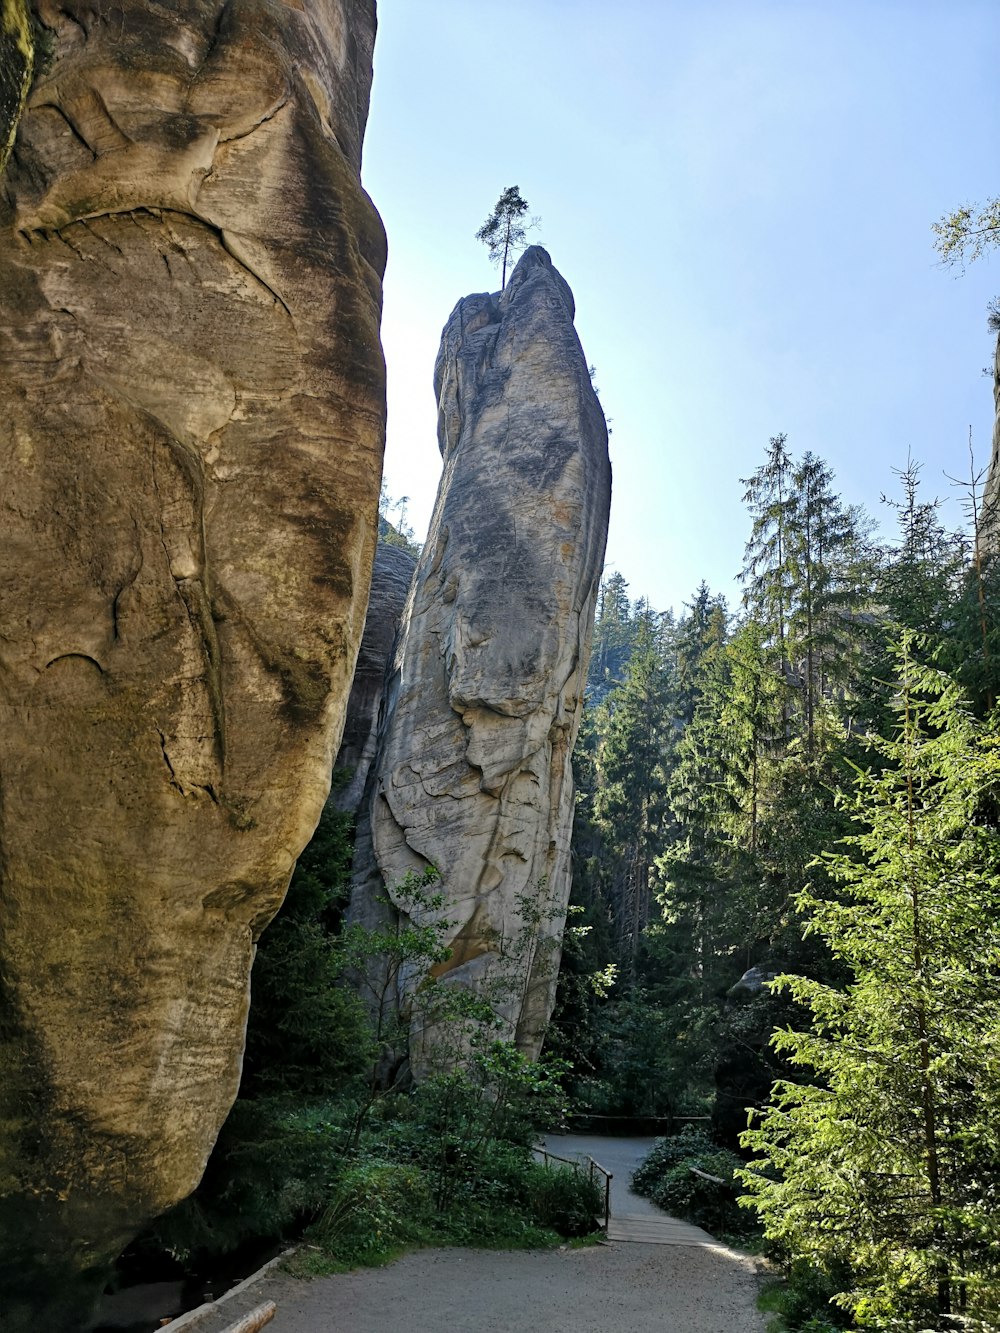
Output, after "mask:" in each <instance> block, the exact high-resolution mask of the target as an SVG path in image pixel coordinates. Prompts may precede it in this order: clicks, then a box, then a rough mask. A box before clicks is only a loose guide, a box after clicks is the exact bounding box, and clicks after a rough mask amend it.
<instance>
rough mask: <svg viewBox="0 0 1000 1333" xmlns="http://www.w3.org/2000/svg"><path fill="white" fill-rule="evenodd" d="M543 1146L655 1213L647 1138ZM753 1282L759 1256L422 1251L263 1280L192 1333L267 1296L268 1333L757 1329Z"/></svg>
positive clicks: (662, 1249)
mask: <svg viewBox="0 0 1000 1333" xmlns="http://www.w3.org/2000/svg"><path fill="white" fill-rule="evenodd" d="M560 1144H561V1145H562V1147H560ZM550 1147H551V1150H552V1151H553V1152H559V1153H560V1155H564V1156H567V1157H571V1156H573V1155H574V1152H576V1151H585V1152H591V1153H592V1154H593V1156H595V1157H596V1158H597V1160H598V1161H600V1162H601V1163H602V1165H604V1166H607V1167H608V1169H609V1170H613V1171H614V1172H615V1180H616V1182H617V1184H618V1188H617V1189H615V1190H614V1193H613V1199H612V1211H613V1212H614V1210H615V1208H616V1207H618V1208H619V1209H622V1208H626V1209H632V1208H634V1207H635V1206H636V1205H637V1204H641V1206H642V1207H643V1208H644V1209H646V1208H648V1209H649V1210H650V1211H651V1213H654V1214H656V1213H659V1210H658V1209H656V1208H655V1207H654V1206H653V1205H652V1204H649V1203H648V1202H647V1201H646V1200H637V1198H636V1196H635V1195H631V1194H630V1193H629V1192H628V1188H627V1184H628V1173H629V1171H630V1170H631V1169H632V1167H633V1166H634V1164H635V1162H636V1161H637V1160H638V1159H639V1158H640V1157H641V1156H642V1155H643V1153H644V1152H645V1151H646V1150H647V1149H648V1141H643V1142H640V1141H638V1140H621V1139H600V1140H599V1139H596V1138H595V1139H588V1140H587V1141H586V1142H584V1141H583V1140H574V1141H572V1142H571V1141H570V1140H569V1139H562V1140H560V1139H558V1138H554V1139H552V1140H551V1141H550ZM563 1149H571V1151H563ZM660 1215H661V1216H662V1214H660ZM759 1282H760V1279H759V1271H758V1264H757V1262H756V1261H755V1260H753V1259H751V1258H749V1257H748V1256H746V1255H742V1254H737V1253H735V1252H734V1251H732V1250H727V1249H725V1248H724V1247H721V1246H717V1247H716V1246H708V1245H684V1244H676V1243H674V1244H665V1245H661V1244H633V1243H628V1242H612V1243H607V1244H601V1245H597V1246H593V1247H591V1248H587V1249H579V1250H570V1249H561V1250H554V1251H553V1250H549V1251H529V1252H527V1253H524V1252H521V1251H514V1252H497V1251H494V1250H458V1249H448V1250H421V1251H418V1252H417V1253H415V1254H409V1255H407V1256H406V1257H405V1258H403V1259H400V1260H399V1261H398V1262H397V1263H394V1264H390V1265H389V1266H388V1267H387V1268H380V1269H360V1270H358V1271H356V1272H353V1273H345V1274H342V1275H340V1276H337V1277H330V1278H318V1279H316V1280H315V1281H312V1282H303V1281H298V1280H296V1279H294V1278H290V1277H288V1276H286V1275H284V1274H279V1273H270V1274H267V1275H266V1276H265V1277H264V1278H262V1279H261V1280H260V1281H259V1282H256V1283H254V1284H253V1285H252V1286H251V1287H250V1288H248V1289H247V1290H246V1291H244V1292H241V1293H240V1294H239V1296H238V1297H234V1298H233V1299H232V1300H231V1301H227V1302H226V1303H225V1304H224V1305H223V1306H222V1307H220V1309H219V1311H218V1312H216V1313H214V1314H213V1315H212V1316H211V1317H210V1318H209V1319H207V1320H206V1321H204V1322H202V1321H199V1322H198V1323H197V1325H195V1326H194V1328H193V1329H192V1333H222V1330H224V1329H225V1328H227V1327H228V1326H229V1325H230V1324H231V1323H234V1322H235V1321H236V1320H237V1319H238V1318H239V1317H240V1316H241V1315H242V1314H244V1313H246V1312H247V1311H248V1310H251V1309H253V1308H254V1307H255V1306H257V1305H259V1304H261V1302H263V1301H265V1300H273V1301H276V1302H277V1305H278V1313H277V1315H276V1317H275V1319H274V1320H273V1322H272V1323H271V1324H269V1325H268V1330H269V1331H270V1330H271V1329H273V1330H274V1333H397V1331H398V1333H441V1330H442V1329H447V1330H449V1333H525V1330H530V1331H531V1333H764V1330H765V1328H766V1318H765V1316H764V1315H762V1314H760V1313H759V1312H758V1311H757V1308H756V1296H757V1291H758V1287H759Z"/></svg>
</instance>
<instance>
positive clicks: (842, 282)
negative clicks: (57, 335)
mask: <svg viewBox="0 0 1000 1333" xmlns="http://www.w3.org/2000/svg"><path fill="white" fill-rule="evenodd" d="M998 37H1000V6H997V4H996V0H951V3H944V0H941V2H940V3H938V2H937V0H934V2H933V3H932V2H931V0H853V2H852V0H824V2H823V3H820V2H819V0H813V2H811V0H729V2H726V0H719V2H717V3H716V2H714V0H700V2H699V0H659V2H657V0H645V2H642V0H618V3H617V4H616V5H615V6H614V7H612V6H610V5H609V4H607V0H602V2H601V3H598V0H506V3H505V4H503V5H500V6H498V5H495V4H488V3H485V2H484V0H420V2H419V3H417V2H416V0H380V3H379V34H378V39H377V42H376V48H375V81H374V87H373V94H372V110H371V116H370V119H369V127H368V134H367V138H366V145H365V158H364V169H363V180H364V184H365V186H366V188H367V189H368V191H369V193H370V194H371V195H372V198H373V200H374V202H375V205H376V207H377V208H378V209H379V211H380V213H381V215H382V218H383V220H384V222H385V225H386V229H387V232H388V236H389V265H388V270H387V273H386V281H385V316H384V322H383V342H384V346H385V351H386V361H387V369H388V382H389V421H388V443H387V453H386V478H387V482H388V486H389V490H390V492H391V493H392V494H393V495H394V496H397V497H398V496H400V495H404V494H405V495H407V496H409V497H410V502H409V511H408V512H409V521H410V523H412V525H413V527H414V528H415V530H416V535H417V536H418V537H420V538H422V537H423V535H424V531H425V529H426V525H427V521H428V519H429V517H430V511H431V507H432V505H433V500H434V493H435V489H436V486H437V481H438V477H439V475H440V466H441V464H440V455H439V453H438V449H437V441H436V437H435V427H436V411H435V404H434V395H433V387H432V383H431V378H432V371H433V364H434V357H435V354H436V351H437V344H438V339H439V337H440V332H441V328H442V326H443V324H444V322H445V320H446V319H447V317H448V315H449V313H450V311H451V309H452V308H453V306H454V305H455V303H456V301H457V300H458V299H459V298H460V297H462V296H464V295H466V294H468V293H469V292H475V291H486V290H495V289H496V288H497V287H498V286H499V277H498V275H497V273H496V271H495V270H494V269H493V268H492V267H491V266H490V264H489V260H488V257H487V254H486V250H485V248H484V247H483V246H482V245H481V244H480V243H479V242H478V241H476V240H475V238H474V233H475V231H476V230H477V228H478V227H479V226H480V225H481V223H482V222H483V220H484V218H485V217H486V215H487V214H488V213H489V211H490V210H491V208H492V206H493V204H494V203H495V201H496V199H497V197H498V196H499V194H500V192H501V190H502V189H504V188H505V187H506V186H508V185H513V184H517V185H518V186H519V187H520V188H521V191H522V193H523V195H524V197H525V198H526V199H527V200H528V202H529V204H530V211H531V212H532V213H535V214H539V215H540V216H541V219H542V222H541V226H540V228H539V230H538V231H537V233H534V234H533V236H532V239H537V240H538V242H539V243H540V244H543V245H545V247H546V248H547V249H548V251H549V253H550V254H551V255H552V259H553V262H554V263H555V265H556V267H557V268H558V269H559V270H560V272H561V273H562V274H563V275H564V277H565V278H566V279H567V280H568V282H569V284H570V286H571V287H572V288H573V292H574V295H575V297H576V306H577V320H576V323H577V331H578V333H579V335H580V338H581V340H582V343H583V347H584V351H585V354H586V356H587V359H588V361H591V362H593V363H594V364H595V365H596V367H597V385H598V387H599V389H600V394H601V402H602V404H603V406H604V410H605V412H606V413H607V415H608V417H609V418H610V419H611V430H612V435H611V458H612V466H613V469H614V484H613V497H612V515H611V528H610V533H609V539H608V554H607V569H608V570H609V571H610V570H611V569H617V570H620V572H621V573H622V574H623V575H624V576H625V578H626V579H627V580H628V581H629V585H630V591H631V595H632V596H633V597H638V596H640V595H642V596H646V597H648V598H649V600H650V601H651V602H652V603H653V605H654V606H656V607H657V608H658V609H660V610H665V609H666V608H667V607H669V606H673V607H674V608H675V609H676V610H678V611H680V609H681V607H682V605H683V603H684V602H686V601H688V600H690V597H691V595H692V593H693V591H694V589H695V587H696V586H697V584H698V583H699V581H700V580H701V579H703V578H704V579H705V580H707V582H708V583H709V585H710V586H711V587H712V588H713V589H714V590H716V591H721V592H724V593H725V594H726V595H727V596H728V597H729V598H730V600H731V602H734V601H735V600H736V598H738V595H739V594H738V589H737V587H736V585H735V583H734V578H735V575H736V572H737V570H738V569H739V567H740V564H741V560H742V555H743V545H744V542H745V540H746V535H747V530H748V521H747V518H746V513H745V509H744V506H743V503H742V492H743V487H742V485H741V484H740V478H741V477H746V476H748V475H749V474H750V473H751V472H752V471H753V470H754V469H755V468H756V467H757V466H759V464H760V462H761V461H762V459H763V455H764V451H765V448H766V446H767V441H768V438H769V436H771V435H775V434H778V433H779V432H785V433H786V434H787V435H788V442H789V447H790V448H791V449H792V451H793V452H794V453H796V454H798V453H801V452H804V451H805V450H806V449H811V450H813V451H814V452H815V453H818V454H819V455H820V456H821V457H823V458H824V459H825V460H826V461H827V462H828V463H829V464H830V465H831V466H832V467H833V469H834V471H835V473H836V475H837V483H838V487H839V489H840V491H841V493H842V494H843V495H844V497H845V499H846V500H848V501H849V502H851V503H858V502H860V503H864V504H865V505H866V507H867V508H868V509H869V510H870V511H871V512H872V513H873V514H875V516H876V517H879V518H881V519H882V520H883V521H884V522H886V523H888V524H890V525H891V517H888V516H886V515H885V512H884V510H882V509H881V506H880V505H879V495H880V492H883V491H888V492H890V493H893V490H894V486H895V482H894V478H893V476H892V468H893V467H902V466H903V465H904V464H905V462H906V457H907V451H908V450H909V451H910V452H911V453H912V455H913V457H914V458H915V459H917V460H918V461H921V462H922V463H923V472H922V477H923V493H924V494H925V495H926V496H927V497H930V496H931V495H934V494H941V495H945V494H947V493H948V492H949V489H950V488H949V485H948V482H947V481H946V480H945V478H944V476H943V473H944V472H948V473H951V474H952V475H958V476H962V475H965V474H966V473H967V472H968V452H967V450H968V434H969V427H970V425H971V427H972V430H973V441H974V445H975V451H976V457H977V462H979V463H981V464H985V463H986V462H987V461H988V458H989V450H990V435H991V431H992V425H993V401H992V385H991V382H990V381H989V380H988V379H986V378H984V377H983V375H982V367H984V366H986V365H988V364H992V345H993V338H992V335H990V334H989V333H988V332H987V328H986V306H987V303H988V301H989V300H990V299H991V298H992V297H994V296H996V295H997V294H1000V255H998V256H996V257H993V258H991V259H987V260H981V261H979V263H977V264H974V265H972V266H970V267H969V268H968V270H967V271H966V273H965V275H964V276H959V275H957V274H956V273H954V272H951V271H947V270H944V269H942V268H941V267H940V265H939V264H938V262H937V259H936V256H935V253H934V251H933V247H932V242H933V237H932V233H931V224H932V223H933V222H934V221H936V220H937V218H938V217H940V215H941V214H942V213H944V212H945V211H947V210H951V209H952V208H954V207H956V206H957V205H959V204H962V203H965V202H968V201H981V200H985V199H986V198H987V197H989V196H992V195H996V194H997V193H1000V180H998V177H997V172H996V165H997V153H996V138H997V132H998V125H1000V115H998V112H1000V80H998V79H997V77H996V70H997V67H998V60H997V57H998V54H1000V52H998V46H1000V42H998ZM483 503H484V506H488V504H489V497H488V496H484V497H483ZM949 504H950V506H951V508H950V509H949V511H948V516H949V518H953V519H954V521H955V522H956V523H957V522H958V521H959V515H958V513H957V508H956V502H955V501H953V500H952V501H949Z"/></svg>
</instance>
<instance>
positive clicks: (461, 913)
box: [351, 246, 611, 1072]
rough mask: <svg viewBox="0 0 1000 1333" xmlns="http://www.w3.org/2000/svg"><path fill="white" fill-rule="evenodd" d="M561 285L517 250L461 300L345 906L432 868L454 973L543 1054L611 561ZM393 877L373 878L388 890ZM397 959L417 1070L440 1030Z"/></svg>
mask: <svg viewBox="0 0 1000 1333" xmlns="http://www.w3.org/2000/svg"><path fill="white" fill-rule="evenodd" d="M573 317H574V305H573V297H572V293H571V292H570V289H569V287H568V286H567V284H566V282H565V281H564V280H563V278H562V277H560V275H559V274H558V273H557V272H556V270H555V269H554V268H553V267H552V263H551V261H550V259H549V256H548V255H547V254H546V252H545V251H544V250H542V249H540V248H538V247H537V246H535V247H532V248H531V249H529V250H527V251H526V252H525V254H524V255H523V257H522V258H521V260H520V262H519V263H518V265H517V267H516V269H515V270H514V273H513V275H512V276H511V279H510V281H509V283H508V284H507V287H506V288H505V290H504V291H503V293H502V294H500V295H492V296H491V295H479V296H469V297H466V298H465V299H464V300H462V301H460V302H459V303H458V305H457V306H456V307H455V310H454V312H453V313H452V315H451V318H450V319H449V321H448V323H447V325H446V327H445V329H444V333H443V336H442V340H441V350H440V352H439V355H438V360H437V364H436V367H435V374H434V381H435V391H436V393H437V398H438V409H439V412H438V441H439V445H440V448H441V453H442V455H443V459H444V471H443V475H442V479H441V484H440V487H439V490H438V496H437V502H436V505H435V509H434V514H433V517H432V520H431V525H430V531H429V533H428V536H427V541H426V543H425V545H424V548H423V554H422V556H421V558H420V562H419V564H418V566H417V572H416V575H415V577H414V582H413V587H412V590H411V593H410V599H409V602H408V605H407V608H406V611H405V612H404V615H403V621H402V625H401V629H400V642H399V647H398V650H397V653H396V657H395V662H394V664H393V670H392V673H391V676H390V679H389V682H388V685H387V693H386V698H385V700H384V704H383V712H384V722H383V729H382V735H381V739H380V747H379V753H378V757H377V760H376V763H375V766H374V767H373V770H372V776H371V780H370V783H369V798H368V802H367V808H366V810H364V811H363V812H362V817H361V819H360V820H359V835H358V847H357V856H356V871H355V885H354V890H353V894H352V908H351V911H352V915H353V917H354V919H355V920H359V921H364V922H374V921H376V920H378V917H379V913H380V910H381V909H380V907H379V899H380V898H381V897H382V896H383V895H384V894H385V892H386V888H387V889H388V894H389V897H390V899H391V900H392V901H393V903H394V908H395V911H396V913H397V914H398V916H399V918H400V919H401V920H402V921H403V922H404V923H405V922H406V921H407V920H408V919H410V918H409V914H408V899H407V898H406V897H404V896H401V895H400V893H399V892H398V891H397V890H396V886H397V885H398V884H399V883H400V881H402V880H403V878H404V876H405V875H406V874H407V872H409V871H416V872H420V871H422V870H423V869H425V868H426V867H427V866H428V865H433V866H435V867H437V869H438V870H439V872H440V874H441V888H442V891H443V896H444V903H443V905H442V907H441V908H440V910H437V911H434V910H426V909H417V910H414V911H413V913H412V915H413V917H415V918H416V919H417V921H418V922H419V924H429V923H431V922H435V921H436V922H439V923H440V922H447V923H448V925H447V926H446V927H445V928H444V929H445V940H446V942H447V943H448V944H449V945H450V948H451V957H450V959H449V960H448V961H447V962H445V963H443V964H441V965H439V966H438V967H437V968H435V973H436V975H438V976H439V977H440V978H442V979H443V980H444V981H446V982H447V983H448V984H454V985H459V986H463V987H466V988H468V989H470V990H472V991H474V992H479V993H483V992H489V993H490V996H491V998H492V999H493V1000H494V1001H495V1002H497V1003H498V1006H499V1011H500V1014H501V1017H502V1019H503V1022H504V1026H505V1035H506V1036H508V1037H510V1038H513V1039H515V1040H516V1041H517V1043H518V1046H519V1047H520V1048H521V1049H522V1050H523V1051H525V1052H527V1053H528V1054H530V1055H536V1054H537V1053H538V1050H539V1046H540V1042H541V1035H542V1031H543V1029H544V1025H545V1023H546V1022H547V1020H548V1018H549V1015H550V1012H551V1007H552V1002H553V997H554V989H555V974H556V969H557V966H558V961H559V941H560V939H561V934H562V929H563V925H564V921H565V912H566V902H567V897H568V893H569V842H570V833H571V828H572V820H573V790H572V771H571V766H570V756H571V751H572V748H573V742H574V740H575V737H576V732H577V727H578V725H579V720H580V709H581V704H582V699H583V689H584V683H585V680H586V673H587V661H588V657H589V653H590V639H591V632H592V623H593V611H594V599H595V596H596V590H597V583H598V579H599V577H600V573H601V567H602V563H603V558H604V546H605V539H606V535H607V523H608V512H609V506H610V498H611V471H610V464H609V462H608V447H607V430H606V427H605V422H604V416H603V413H602V412H601V408H600V405H599V403H598V401H597V397H596V395H595V394H594V390H593V388H592V386H591V382H590V376H589V374H588V371H587V363H586V360H585V358H584V355H583V351H582V349H581V347H580V343H579V339H578V338H577V335H576V331H575V329H574V327H573ZM383 886H385V887H383ZM419 981H420V978H419V977H418V976H415V975H409V974H407V973H405V971H404V973H403V974H402V975H401V977H400V982H399V986H398V990H397V994H396V995H395V996H394V1001H395V1003H396V1004H397V1005H398V1007H399V1008H400V1010H401V1011H402V1012H403V1013H404V1014H406V1013H408V1012H409V1013H410V1015H411V1032H410V1036H411V1056H412V1058H413V1061H414V1064H415V1067H416V1069H417V1071H418V1072H419V1070H420V1068H421V1065H422V1064H423V1063H425V1062H426V1060H427V1058H428V1056H429V1054H430V1047H432V1046H433V1045H434V1043H435V1041H436V1033H435V1031H434V1029H433V1026H431V1027H429V1028H428V1027H427V1020H426V1016H425V1015H422V1014H421V1013H420V1011H419V1004H418V1005H413V995H414V991H415V988H416V987H417V986H418V984H419Z"/></svg>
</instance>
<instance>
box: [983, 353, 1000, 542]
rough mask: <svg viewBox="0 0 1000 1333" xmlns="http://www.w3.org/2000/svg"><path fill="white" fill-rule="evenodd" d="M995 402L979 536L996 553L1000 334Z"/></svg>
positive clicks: (999, 519) (999, 473)
mask: <svg viewBox="0 0 1000 1333" xmlns="http://www.w3.org/2000/svg"><path fill="white" fill-rule="evenodd" d="M993 404H994V412H995V418H994V422H993V447H992V450H991V452H990V466H989V471H988V472H987V474H986V487H985V490H984V492H983V511H982V515H981V518H980V523H979V536H980V540H981V542H982V545H983V548H984V550H985V551H988V552H989V553H990V554H991V555H996V554H997V553H998V552H1000V335H998V337H997V345H996V351H995V352H994V356H993Z"/></svg>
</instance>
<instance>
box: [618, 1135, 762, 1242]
mask: <svg viewBox="0 0 1000 1333" xmlns="http://www.w3.org/2000/svg"><path fill="white" fill-rule="evenodd" d="M744 1165H745V1163H744V1162H743V1160H742V1159H741V1158H740V1157H737V1155H736V1154H735V1153H733V1152H730V1151H729V1149H728V1148H720V1147H719V1146H718V1144H716V1143H713V1142H712V1140H711V1138H709V1136H708V1135H707V1134H706V1133H705V1132H704V1131H703V1130H700V1129H696V1128H695V1127H694V1126H691V1125H686V1126H685V1127H684V1129H683V1130H682V1131H681V1133H680V1134H675V1135H672V1136H671V1137H670V1138H666V1139H659V1140H657V1142H656V1143H655V1144H654V1146H653V1148H652V1150H651V1152H650V1153H649V1155H648V1156H647V1157H646V1158H645V1159H644V1160H643V1161H642V1162H641V1163H640V1164H639V1166H638V1167H637V1168H636V1170H635V1172H634V1173H633V1175H632V1188H633V1189H634V1190H635V1192H636V1193H637V1194H644V1195H645V1196H646V1197H647V1198H649V1199H652V1201H653V1203H655V1204H656V1205H657V1207H659V1208H662V1209H663V1210H664V1212H667V1213H671V1214H672V1215H673V1216H675V1217H683V1218H684V1219H685V1220H686V1221H688V1222H693V1223H694V1224H695V1226H699V1227H704V1228H705V1230H706V1231H710V1232H711V1233H712V1234H713V1235H716V1236H723V1237H728V1238H731V1239H737V1238H746V1237H748V1236H750V1235H753V1234H755V1233H756V1230H757V1229H756V1228H755V1227H754V1224H753V1222H752V1221H750V1219H748V1217H747V1215H746V1213H744V1212H742V1211H741V1210H740V1209H739V1207H738V1205H737V1202H736V1200H737V1198H738V1196H739V1194H740V1192H741V1186H740V1184H739V1182H738V1181H737V1180H736V1178H735V1174H734V1173H735V1172H736V1170H737V1169H738V1168H739V1167H742V1166H744ZM692 1168H695V1169H697V1170H698V1171H702V1172H704V1173H705V1175H707V1176H714V1177H717V1180H719V1181H721V1182H722V1183H721V1184H719V1183H717V1181H716V1180H706V1179H705V1178H704V1176H697V1175H695V1174H694V1171H693V1170H692Z"/></svg>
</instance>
